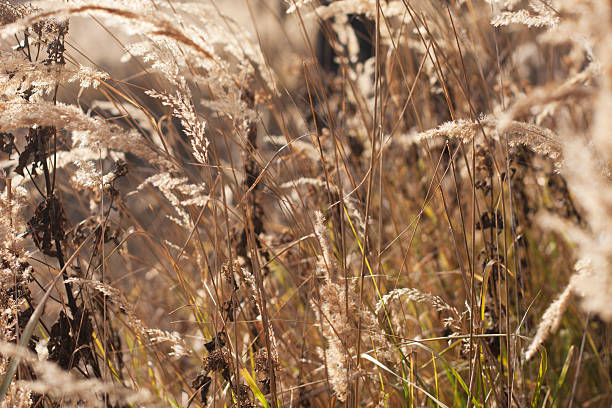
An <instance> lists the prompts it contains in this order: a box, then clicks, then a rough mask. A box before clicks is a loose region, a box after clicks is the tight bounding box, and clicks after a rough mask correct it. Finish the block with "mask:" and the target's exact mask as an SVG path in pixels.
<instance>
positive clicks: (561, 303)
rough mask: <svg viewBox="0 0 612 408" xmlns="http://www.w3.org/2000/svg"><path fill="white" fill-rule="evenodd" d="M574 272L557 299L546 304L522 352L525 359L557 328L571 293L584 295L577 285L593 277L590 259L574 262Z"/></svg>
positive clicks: (530, 356)
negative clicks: (531, 336)
mask: <svg viewBox="0 0 612 408" xmlns="http://www.w3.org/2000/svg"><path fill="white" fill-rule="evenodd" d="M574 269H575V271H576V273H575V274H574V275H573V276H572V277H571V278H570V282H569V284H568V285H567V286H566V287H565V290H563V292H561V294H560V295H559V296H558V297H557V299H556V300H555V301H554V302H552V303H551V304H550V306H548V309H546V311H545V312H544V314H543V315H542V318H541V321H540V324H539V325H538V329H537V331H536V334H535V336H534V338H533V340H532V341H531V343H530V344H529V347H527V349H526V350H525V352H524V355H525V360H527V361H529V360H531V358H533V356H534V355H535V354H536V353H537V351H538V348H539V347H540V346H541V345H542V344H544V342H545V341H546V340H547V339H548V337H550V336H551V335H554V334H555V333H556V332H557V330H558V329H559V325H560V324H561V318H562V317H563V314H564V313H565V309H566V308H567V306H568V304H569V301H570V298H571V295H572V293H576V292H577V294H579V295H581V296H584V295H585V294H584V293H581V292H580V291H579V290H578V289H577V287H578V284H579V283H580V282H584V281H585V280H586V281H589V280H590V279H593V271H592V264H591V261H590V260H587V259H582V260H580V261H578V262H576V265H575V266H574Z"/></svg>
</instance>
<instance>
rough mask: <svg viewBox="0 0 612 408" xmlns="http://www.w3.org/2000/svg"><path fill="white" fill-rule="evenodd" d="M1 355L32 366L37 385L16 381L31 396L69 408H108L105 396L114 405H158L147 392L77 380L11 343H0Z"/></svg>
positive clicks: (56, 366) (112, 384) (93, 381)
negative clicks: (51, 399) (46, 397)
mask: <svg viewBox="0 0 612 408" xmlns="http://www.w3.org/2000/svg"><path fill="white" fill-rule="evenodd" d="M0 352H2V354H3V355H6V356H16V355H19V356H20V357H21V361H22V363H24V364H28V365H29V366H31V367H32V368H33V369H34V371H35V372H36V373H37V375H38V376H39V379H38V380H36V381H18V382H17V385H18V387H20V388H22V389H24V390H28V391H29V392H32V393H38V394H47V395H50V396H53V397H56V398H61V399H62V400H63V401H64V402H65V403H66V404H67V405H68V406H83V404H85V405H86V406H91V407H104V406H107V405H106V402H105V401H104V399H103V398H101V395H106V398H109V400H110V401H113V402H114V403H126V404H147V406H160V405H161V404H159V401H158V400H157V399H156V398H154V397H153V396H152V395H151V394H150V393H149V392H148V391H146V390H132V389H129V388H125V387H123V386H121V385H119V384H116V383H105V382H102V381H100V380H97V379H96V380H93V379H90V380H81V379H78V378H76V377H75V376H74V375H73V374H71V373H69V372H66V371H64V370H62V369H61V368H60V367H59V366H58V365H57V364H54V363H52V362H50V361H45V360H39V359H38V357H37V356H36V355H34V354H32V353H31V352H30V351H29V350H27V349H23V348H20V347H18V346H16V345H14V344H12V343H6V342H0ZM149 404H151V405H149ZM17 406H18V405H17Z"/></svg>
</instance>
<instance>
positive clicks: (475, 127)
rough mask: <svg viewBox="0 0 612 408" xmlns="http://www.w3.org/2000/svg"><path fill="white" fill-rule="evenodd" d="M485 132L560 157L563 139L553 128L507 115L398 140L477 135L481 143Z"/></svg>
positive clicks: (466, 138)
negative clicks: (509, 117) (560, 138)
mask: <svg viewBox="0 0 612 408" xmlns="http://www.w3.org/2000/svg"><path fill="white" fill-rule="evenodd" d="M482 132H484V133H485V134H486V135H487V136H488V137H491V138H494V139H495V140H499V141H505V140H508V143H509V144H510V146H518V145H525V146H527V147H529V148H530V149H532V150H533V151H535V152H536V153H539V154H541V155H544V156H548V157H550V158H551V159H553V160H559V159H560V153H561V142H560V140H559V137H558V136H557V135H555V133H554V132H553V131H552V130H550V129H548V128H545V127H543V126H538V125H534V124H530V123H524V122H519V121H515V120H510V121H508V120H507V118H506V117H505V116H503V115H502V119H497V118H495V117H491V116H484V117H481V118H480V119H479V120H478V121H470V120H466V119H460V120H456V121H452V122H446V123H443V124H441V125H439V126H438V127H436V128H435V129H430V130H426V131H425V132H420V133H417V134H412V135H401V136H400V137H397V138H396V140H397V143H398V144H400V145H402V146H404V147H408V146H410V145H412V144H415V143H419V142H421V141H423V140H426V139H427V140H429V139H436V138H449V139H456V140H459V141H461V142H464V143H466V142H470V141H471V140H472V139H474V138H477V139H478V140H479V141H480V142H483V141H481V140H480V139H481V138H482ZM506 137H507V139H506Z"/></svg>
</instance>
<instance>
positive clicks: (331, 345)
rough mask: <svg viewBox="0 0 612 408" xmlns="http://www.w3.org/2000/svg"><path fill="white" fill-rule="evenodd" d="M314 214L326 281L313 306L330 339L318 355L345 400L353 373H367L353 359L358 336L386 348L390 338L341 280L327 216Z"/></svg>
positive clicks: (324, 332)
mask: <svg viewBox="0 0 612 408" xmlns="http://www.w3.org/2000/svg"><path fill="white" fill-rule="evenodd" d="M314 218H315V219H314V225H315V236H316V238H317V240H318V242H319V245H320V247H321V255H320V256H319V260H318V262H317V271H318V272H319V274H321V275H322V276H323V285H322V286H321V287H320V288H319V294H320V299H321V301H320V304H316V303H315V302H314V301H313V309H314V310H315V314H316V315H317V319H318V321H319V322H320V325H321V331H322V332H323V336H324V337H325V339H326V340H327V346H326V347H325V349H320V350H319V355H320V357H321V358H322V359H324V360H325V361H326V366H327V371H328V374H329V377H328V380H329V383H330V385H331V387H332V389H333V390H334V393H335V395H336V397H337V398H338V399H339V400H340V401H345V400H346V398H347V397H348V392H349V384H350V382H351V381H352V379H353V378H354V376H356V375H362V374H364V373H360V372H358V371H357V370H356V368H355V363H354V362H353V361H352V356H354V355H355V353H356V338H357V336H361V337H365V340H364V341H365V344H372V345H373V346H374V347H377V348H378V347H381V349H382V350H386V346H387V341H386V339H385V336H384V334H382V333H380V331H379V330H378V321H377V319H376V317H375V316H374V315H373V314H372V313H371V312H370V311H369V310H367V309H365V308H364V306H363V305H362V303H361V300H360V299H359V296H358V295H357V293H356V292H355V291H354V289H353V288H352V287H349V288H348V290H347V289H346V288H345V287H344V286H343V285H342V284H340V283H339V277H338V276H337V274H338V264H337V262H336V260H335V259H334V258H333V256H332V254H331V252H330V246H329V238H328V233H327V228H326V227H325V218H324V217H323V214H322V213H321V212H320V211H315V214H314ZM347 306H348V308H347ZM359 316H361V319H362V327H361V330H362V331H361V332H358V330H357V328H358V323H357V318H358V317H359ZM364 333H365V335H364ZM379 354H380V355H381V356H380V357H381V358H386V354H385V353H384V351H379ZM383 354H384V357H383Z"/></svg>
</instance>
